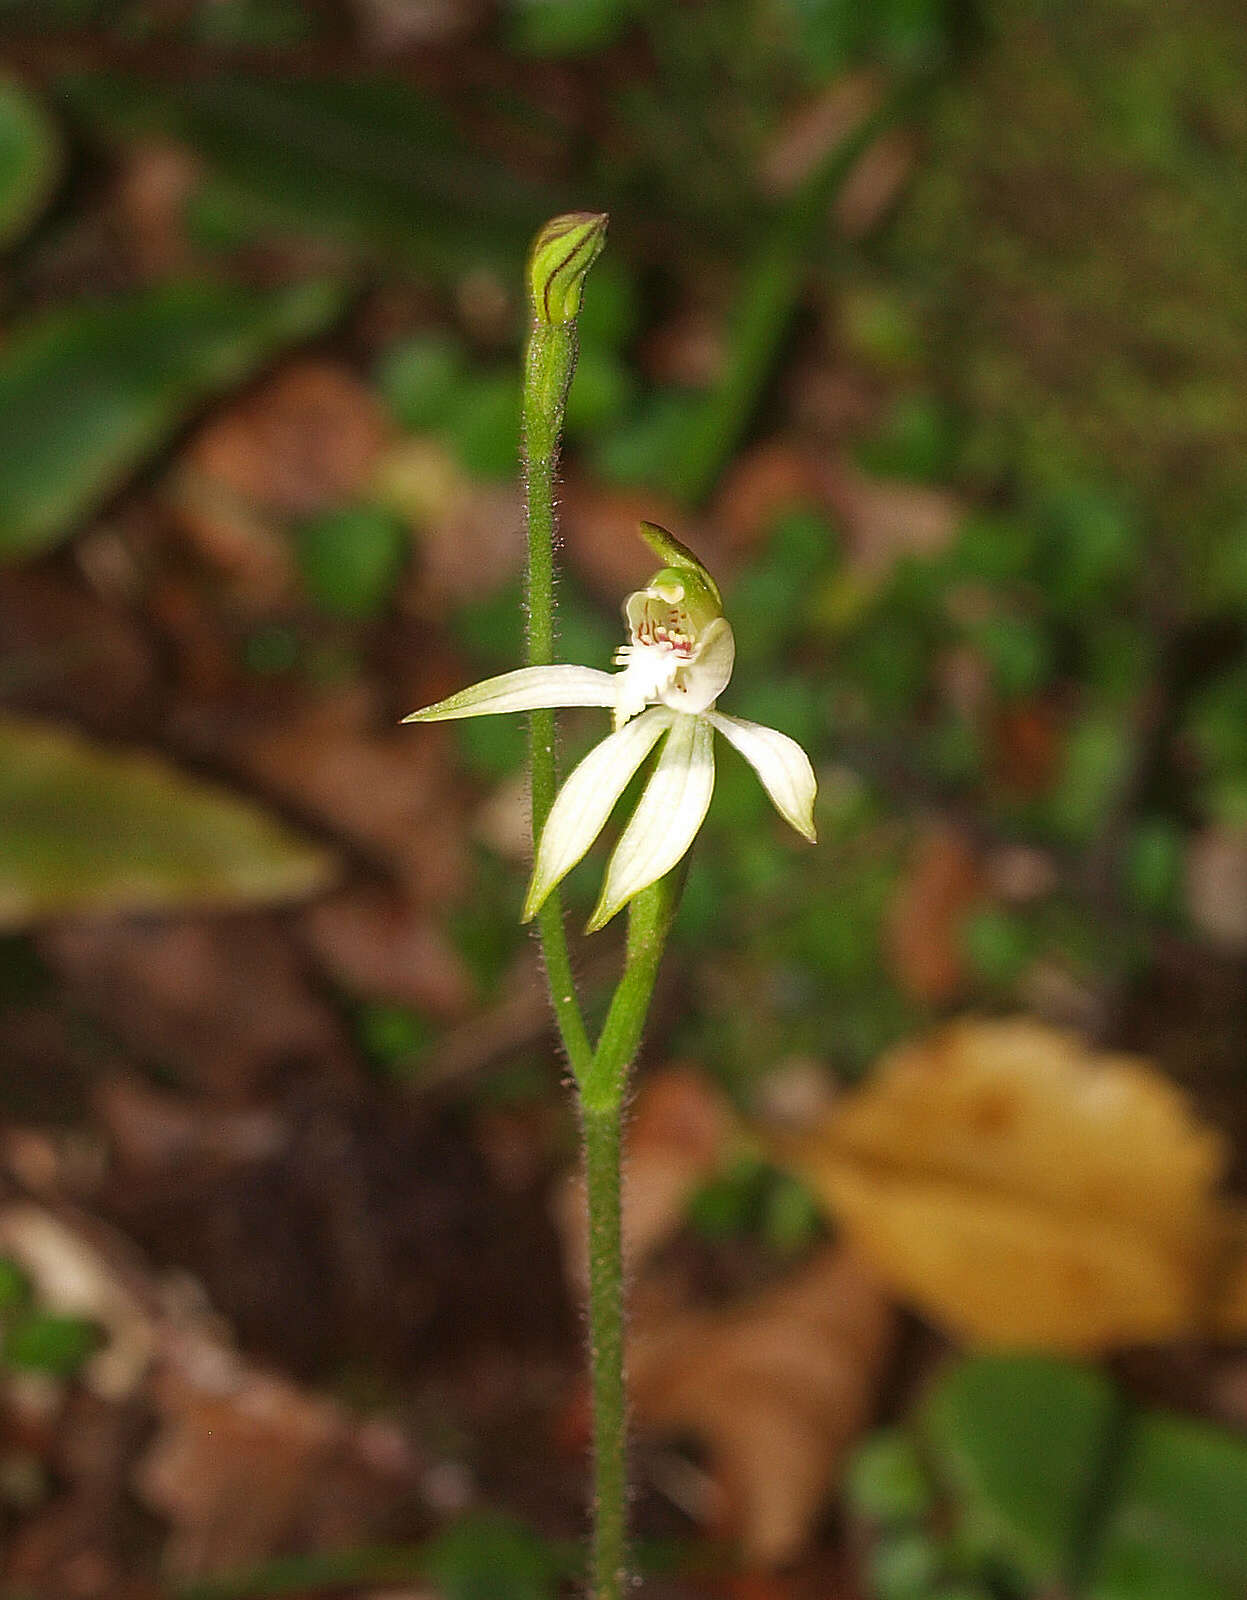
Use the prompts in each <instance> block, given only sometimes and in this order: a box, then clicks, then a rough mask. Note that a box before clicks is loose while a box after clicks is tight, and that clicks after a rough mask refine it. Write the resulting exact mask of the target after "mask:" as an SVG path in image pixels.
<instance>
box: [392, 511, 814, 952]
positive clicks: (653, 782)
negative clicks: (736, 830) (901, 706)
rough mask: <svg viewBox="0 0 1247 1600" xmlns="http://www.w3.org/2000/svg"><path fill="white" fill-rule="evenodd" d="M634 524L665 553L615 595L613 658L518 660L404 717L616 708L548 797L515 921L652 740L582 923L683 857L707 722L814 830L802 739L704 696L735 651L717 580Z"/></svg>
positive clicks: (710, 738)
mask: <svg viewBox="0 0 1247 1600" xmlns="http://www.w3.org/2000/svg"><path fill="white" fill-rule="evenodd" d="M641 537H642V538H643V539H644V540H645V541H646V543H647V544H648V545H649V546H650V547H651V549H653V550H654V551H655V552H656V553H657V554H658V555H659V556H660V557H662V558H663V559H664V560H665V561H666V562H667V565H666V566H665V567H664V568H663V569H662V570H661V571H660V572H657V573H655V574H654V576H653V577H652V578H651V579H650V581H649V583H648V584H647V585H646V586H645V588H644V589H640V590H638V591H637V592H636V593H635V594H632V595H629V596H628V599H627V602H626V603H625V605H624V619H625V621H626V622H627V624H628V643H627V644H625V645H623V646H622V647H621V648H620V650H619V651H618V653H617V655H616V657H615V661H616V664H617V665H618V666H621V667H622V668H623V670H622V672H614V673H611V672H601V671H598V670H597V669H596V668H593V667H577V666H548V667H524V668H521V670H520V671H518V672H504V673H502V674H501V676H499V677H496V678H486V679H485V681H484V682H483V683H476V684H473V685H472V687H471V688H469V689H461V690H460V691H459V693H458V694H452V695H451V696H450V697H449V698H448V699H446V700H439V701H438V703H437V704H436V705H432V706H426V707H425V708H424V709H423V710H422V711H413V712H412V714H411V715H410V716H409V717H405V718H404V719H403V720H404V721H405V722H445V721H450V720H452V719H456V718H460V717H485V716H494V715H497V714H500V713H502V712H506V711H535V710H538V709H549V710H557V709H561V708H563V707H567V706H604V707H606V708H608V709H609V710H611V711H612V712H613V713H614V732H613V733H611V734H609V735H608V736H607V737H606V738H605V739H603V740H602V742H601V744H599V745H596V746H595V747H594V748H593V749H592V750H591V751H590V752H589V754H588V755H587V756H585V758H584V760H583V761H581V763H580V764H579V766H577V767H576V769H575V770H574V771H573V772H572V774H571V776H570V777H569V778H568V779H567V781H566V783H564V785H563V787H562V789H561V790H560V791H559V793H558V795H557V797H556V799H555V801H554V805H553V807H552V808H551V811H550V815H549V817H548V818H547V820H546V825H545V827H544V829H543V830H542V834H541V840H540V842H539V844H538V847H537V855H536V860H535V861H534V863H533V875H532V880H531V882H530V883H529V886H528V894H527V896H526V897H525V900H524V911H523V920H524V921H525V922H527V921H529V920H530V919H531V918H532V917H534V916H536V914H537V912H538V911H539V910H540V909H541V907H542V905H543V904H544V903H545V900H546V897H547V896H548V895H549V894H550V892H551V890H552V889H554V888H555V886H556V885H557V884H559V883H560V882H561V881H562V880H563V878H565V877H566V875H567V874H568V873H569V872H570V871H571V869H572V868H573V867H574V866H575V865H576V863H577V862H578V861H579V860H580V859H581V857H582V856H583V855H584V854H585V853H586V851H587V850H588V849H589V847H590V846H591V845H592V844H593V842H594V840H595V839H596V838H597V836H598V835H599V833H601V831H602V829H603V828H604V827H605V825H606V821H607V818H608V817H609V816H610V814H611V812H612V811H613V810H614V808H615V804H616V802H617V801H618V800H619V797H620V795H622V794H623V792H624V790H625V789H626V788H627V787H628V784H629V782H630V781H631V779H632V778H633V776H634V775H635V773H636V772H637V770H638V768H639V767H640V766H641V764H642V762H643V761H644V760H645V759H646V757H647V756H648V755H649V754H650V752H651V751H652V750H653V748H654V746H655V745H656V744H658V743H659V741H660V740H662V741H663V745H662V749H661V751H660V753H659V756H658V760H657V762H656V764H655V766H654V770H653V773H652V774H651V776H650V779H649V782H648V783H647V784H646V786H645V789H644V791H643V792H642V795H641V798H640V800H639V801H638V802H637V807H636V810H635V811H634V812H633V814H632V817H631V819H630V820H629V822H628V824H627V826H626V827H625V828H624V831H623V833H622V835H621V836H620V839H619V842H618V844H617V845H616V846H615V851H614V854H613V855H612V856H611V859H610V863H609V865H608V866H607V869H606V878H605V881H604V883H603V885H602V892H601V895H600V897H599V899H598V903H597V907H596V909H595V910H594V912H593V915H592V917H590V919H589V923H588V928H587V930H586V931H587V932H589V933H595V932H596V931H597V930H598V929H599V928H601V927H604V926H605V925H606V923H608V922H609V921H610V919H611V918H612V917H613V916H614V915H615V914H616V912H618V911H619V910H621V909H622V907H623V906H625V905H626V904H627V903H628V901H629V900H631V899H632V898H633V897H634V896H635V895H638V894H640V892H641V890H642V889H646V888H648V887H649V885H650V884H652V883H656V882H657V881H658V879H659V878H661V877H663V876H664V874H666V873H668V872H670V871H671V869H672V868H673V867H674V866H676V865H677V864H678V863H679V862H680V861H681V860H683V858H684V856H685V854H686V853H687V851H688V849H689V847H690V846H691V845H692V843H693V840H694V838H695V837H696V836H697V831H698V829H699V828H700V827H701V825H702V822H703V821H704V819H705V816H706V811H707V809H708V807H709V805H710V796H711V793H712V791H713V789H714V734H715V732H716V731H717V732H719V733H721V734H722V735H723V737H724V738H725V739H726V740H727V741H728V743H729V744H730V745H732V746H734V747H735V749H736V750H738V751H739V752H740V754H741V755H742V756H744V758H745V760H746V761H748V762H749V764H750V766H751V767H752V768H753V769H754V771H755V772H756V773H757V775H758V777H759V779H760V780H761V782H762V787H763V788H764V789H765V790H766V792H767V794H768V795H769V796H770V798H771V801H772V803H773V804H774V806H775V809H776V810H777V811H778V812H779V814H780V816H781V817H783V819H784V820H785V822H788V823H790V824H791V826H792V827H794V828H795V829H796V830H797V832H798V833H799V834H801V835H803V837H804V838H806V839H808V840H809V841H810V842H811V843H813V842H814V840H815V833H814V795H815V787H816V786H815V780H814V771H813V768H812V767H811V766H810V761H809V757H808V756H807V755H806V753H805V751H804V750H803V749H802V748H801V746H800V745H799V744H797V742H796V741H795V740H794V739H790V738H789V737H788V736H787V734H784V733H780V732H779V731H778V730H777V729H775V728H765V727H762V726H760V725H759V724H758V723H756V722H744V721H742V720H741V719H740V718H739V717H729V716H725V715H724V714H723V713H722V712H719V711H716V710H715V703H716V701H717V700H718V698H719V696H720V694H722V692H723V690H724V689H725V688H726V687H727V684H728V680H729V679H730V678H731V676H732V665H733V662H734V660H735V655H736V644H735V640H734V638H733V636H732V629H731V625H730V624H729V622H728V621H727V619H726V618H725V617H724V615H723V603H722V597H721V596H720V594H719V589H718V585H717V584H716V583H715V581H714V579H713V578H712V577H711V576H710V574H709V573H708V572H707V571H706V569H705V568H704V567H703V566H702V564H701V562H700V561H698V559H697V557H696V556H694V555H693V553H692V552H691V551H690V550H688V549H687V548H686V547H685V546H684V545H682V544H681V543H680V542H679V540H678V539H676V538H674V537H673V536H672V535H671V534H669V533H668V532H667V531H666V530H665V529H663V528H659V527H658V526H656V525H655V524H654V523H648V522H647V523H642V524H641Z"/></svg>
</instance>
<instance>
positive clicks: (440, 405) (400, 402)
mask: <svg viewBox="0 0 1247 1600" xmlns="http://www.w3.org/2000/svg"><path fill="white" fill-rule="evenodd" d="M467 371H468V363H467V356H466V354H465V352H464V349H463V347H462V345H461V344H460V343H459V342H458V340H456V339H453V338H451V337H450V336H449V335H448V334H444V333H427V334H422V335H421V336H420V337H418V338H414V339H408V340H407V341H405V342H404V343H402V344H396V345H391V347H390V348H389V350H387V351H386V353H385V356H384V357H383V359H382V361H381V363H380V366H379V367H378V369H377V384H378V387H379V388H380V390H381V395H382V398H383V399H384V400H385V401H386V403H387V404H388V405H389V408H390V411H391V413H392V414H393V416H394V418H395V420H396V421H397V422H399V423H401V424H402V426H403V427H404V428H410V429H411V430H412V431H413V432H415V433H420V432H425V431H433V430H435V429H438V428H440V427H442V426H443V425H444V423H445V421H446V418H447V416H448V415H449V413H450V410H451V407H452V406H453V404H454V402H455V398H456V395H457V393H458V391H459V388H460V385H461V384H462V383H463V381H464V379H465V377H466V376H467Z"/></svg>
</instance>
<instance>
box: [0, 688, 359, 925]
mask: <svg viewBox="0 0 1247 1600" xmlns="http://www.w3.org/2000/svg"><path fill="white" fill-rule="evenodd" d="M335 870H336V869H335V863H334V862H333V860H332V858H331V857H330V856H329V855H328V854H327V853H326V852H325V851H323V850H321V849H319V848H317V847H315V846H313V845H311V844H310V843H308V842H307V841H305V840H303V839H300V838H299V837H297V836H296V835H295V834H293V833H291V832H290V831H289V830H288V829H287V828H285V827H284V826H282V825H281V824H279V823H278V822H276V821H275V820H274V819H273V818H272V817H270V816H268V815H266V814H265V813H264V812H263V811H261V810H260V809H259V808H257V807H256V806H254V805H252V804H251V803H250V802H249V801H246V800H243V799H242V798H240V797H239V796H237V795H234V794H230V793H228V792H227V791H226V790H224V789H221V788H218V787H217V786H215V785H212V784H207V783H203V782H201V781H199V780H198V779H194V778H190V777H188V776H187V775H186V774H185V773H182V772H179V771H178V769H177V768H176V767H174V766H172V765H170V764H169V763H168V762H166V761H165V760H164V759H163V758H161V757H159V756H156V755H151V754H147V753H131V752H125V753H122V752H118V751H115V750H111V749H108V748H106V747H104V746H101V745H97V744H93V743H92V742H90V741H89V740H87V739H84V738H82V737H80V736H79V735H77V734H74V733H70V732H68V731H64V730H61V729H56V728H51V727H47V726H44V725H42V724H39V723H33V722H24V721H19V720H17V719H15V718H4V719H0V927H4V928H19V927H23V926H25V925H26V924H28V923H30V922H35V921H39V920H42V919H44V918H47V917H52V916H64V915H67V914H75V915H88V914H93V913H94V914H99V913H116V912H126V911H131V912H132V911H151V910H171V909H184V908H189V907H192V906H196V907H204V906H215V907H229V906H245V905H255V904H261V905H263V904H267V903H271V902H277V901H284V900H291V899H299V898H301V897H303V896H305V895H308V894H311V893H314V892H315V891H316V890H318V889H321V888H323V887H324V886H325V885H326V884H327V883H328V882H329V881H331V879H332V878H333V876H334V874H335Z"/></svg>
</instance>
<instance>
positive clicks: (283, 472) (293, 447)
mask: <svg viewBox="0 0 1247 1600" xmlns="http://www.w3.org/2000/svg"><path fill="white" fill-rule="evenodd" d="M388 432H389V429H388V426H387V423H386V421H385V418H384V415H383V413H382V411H381V407H380V404H379V402H378V401H377V398H376V396H375V395H374V394H373V393H372V392H371V390H369V389H368V388H366V387H365V386H364V385H363V384H362V383H361V382H360V381H359V379H358V378H357V377H356V376H355V375H354V373H352V372H351V371H350V369H349V368H347V367H344V366H340V365H338V364H337V363H335V362H330V361H322V360H301V361H297V362H294V363H292V364H291V365H289V366H287V367H286V368H285V369H284V370H283V371H282V372H279V373H278V374H277V375H276V376H275V377H273V378H271V379H270V380H269V381H268V382H267V383H265V384H264V385H263V386H262V387H261V388H259V389H257V390H256V391H255V392H254V393H252V394H250V395H247V396H246V397H245V398H243V399H242V400H240V401H239V402H238V403H237V404H236V405H234V406H231V407H230V408H229V409H228V410H227V411H224V412H221V413H219V414H218V415H217V416H215V417H214V418H213V419H212V421H211V422H209V423H208V424H207V425H206V426H205V427H204V428H203V429H202V431H201V432H200V433H199V434H198V436H197V437H196V438H195V439H194V440H193V441H192V443H191V445H190V448H189V450H188V451H187V455H186V465H187V467H188V469H189V470H190V471H191V472H193V473H196V474H203V475H204V476H206V477H208V478H210V479H212V480H214V481H215V482H216V483H217V484H219V485H220V486H221V488H222V489H224V490H229V491H232V493H233V494H235V495H237V496H238V497H239V498H241V499H242V500H244V501H246V502H249V503H251V504H252V505H255V506H263V507H266V508H268V509H269V510H271V511H275V512H280V513H285V514H289V515H305V514H307V513H309V512H312V511H320V510H323V509H325V508H326V507H328V506H334V505H339V504H341V503H342V501H344V500H349V499H351V498H352V497H353V496H354V495H356V494H357V493H358V492H359V491H360V490H361V489H362V488H363V487H364V486H365V484H366V483H367V482H368V479H369V476H370V474H371V472H372V469H373V466H374V465H375V463H376V461H377V459H378V457H379V455H380V453H381V450H382V448H383V447H384V445H385V442H386V438H387V435H388Z"/></svg>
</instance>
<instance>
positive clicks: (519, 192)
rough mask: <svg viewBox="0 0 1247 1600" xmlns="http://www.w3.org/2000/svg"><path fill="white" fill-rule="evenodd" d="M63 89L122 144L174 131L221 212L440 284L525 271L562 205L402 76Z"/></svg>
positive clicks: (92, 84)
mask: <svg viewBox="0 0 1247 1600" xmlns="http://www.w3.org/2000/svg"><path fill="white" fill-rule="evenodd" d="M60 87H61V92H62V94H63V95H64V96H65V98H66V99H67V101H68V102H69V104H70V106H71V107H72V108H73V110H74V111H75V113H76V114H77V115H78V116H79V117H81V118H84V119H86V120H87V121H89V122H90V123H92V124H94V125H95V126H97V127H99V128H100V129H102V130H104V131H105V132H107V133H109V134H110V135H113V136H118V135H120V136H130V135H133V134H134V133H164V134H173V135H176V136H179V137H181V138H184V139H186V140H188V141H189V142H190V143H191V145H192V146H193V147H194V148H195V149H196V150H197V151H199V152H200V154H201V155H202V156H203V157H204V159H205V160H206V161H207V162H208V163H209V165H210V168H211V170H212V171H213V173H214V174H215V175H216V178H217V182H218V185H219V187H218V200H217V204H218V205H220V204H221V203H222V201H223V200H224V199H228V200H229V201H230V202H231V204H232V206H233V209H234V213H235V221H236V223H237V221H239V220H242V219H246V220H248V221H249V222H250V223H251V225H252V226H253V228H254V229H255V230H256V231H260V232H272V231H283V232H292V233H298V234H313V235H316V234H321V235H327V236H328V237H331V238H336V239H338V240H340V241H341V242H342V243H344V244H345V245H347V246H348V247H354V248H356V249H359V250H361V251H364V252H366V253H368V254H369V255H374V256H378V255H383V256H384V258H385V259H386V260H387V262H392V261H394V260H399V261H402V262H406V263H408V264H411V265H418V266H420V267H422V268H424V269H426V270H428V271H430V272H434V273H437V274H438V275H440V276H449V275H452V274H457V273H459V272H461V271H462V270H464V268H465V267H467V266H471V265H474V264H479V263H482V262H489V263H491V264H492V265H494V266H497V267H499V268H502V269H505V270H506V271H507V273H508V274H509V275H510V274H514V273H515V272H517V270H518V267H519V263H520V261H521V259H522V255H523V249H524V245H525V242H526V240H527V236H528V233H529V231H530V229H531V226H532V219H533V217H535V216H541V215H543V214H545V213H547V212H548V211H549V210H550V209H551V207H550V198H549V195H548V194H546V193H544V192H541V191H539V190H538V189H537V188H536V187H535V186H534V185H532V184H531V183H528V182H526V181H525V180H523V179H522V178H520V177H519V176H518V175H517V174H516V173H515V172H513V171H511V170H510V169H509V168H505V167H504V166H503V165H502V164H500V163H499V162H498V161H496V160H495V159H493V158H492V157H491V156H490V155H488V154H487V153H485V152H483V151H481V150H479V149H476V148H474V147H473V145H472V144H471V142H470V141H469V140H467V139H466V138H465V137H464V136H463V134H462V133H461V132H460V130H459V128H458V127H457V126H456V123H455V121H454V119H453V118H452V117H450V116H449V115H448V114H447V112H446V111H445V110H444V109H443V108H442V107H441V106H440V105H439V104H438V103H437V102H436V100H434V99H433V98H432V97H431V96H429V95H427V94H425V93H423V92H422V91H421V90H419V89H417V88H415V87H413V86H411V85H409V84H406V83H403V82H400V81H398V80H396V79H393V78H382V77H369V76H366V75H355V74H352V75H350V76H347V77H340V76H334V77H317V76H312V75H306V74H278V73H274V74H271V75H269V76H265V77H259V76H256V77H246V76H242V75H239V74H234V73H229V72H214V73H210V74H205V75H203V76H195V77H192V78H188V79H186V80H185V81H183V82H181V83H180V84H178V85H176V86H171V85H170V84H169V83H167V82H156V81H154V80H151V79H144V78H139V77H128V76H126V75H125V74H123V73H109V74H107V75H104V74H98V75H97V74H86V73H84V74H79V75H77V76H75V77H73V78H70V79H66V80H63V81H62V83H61V86H60Z"/></svg>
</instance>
